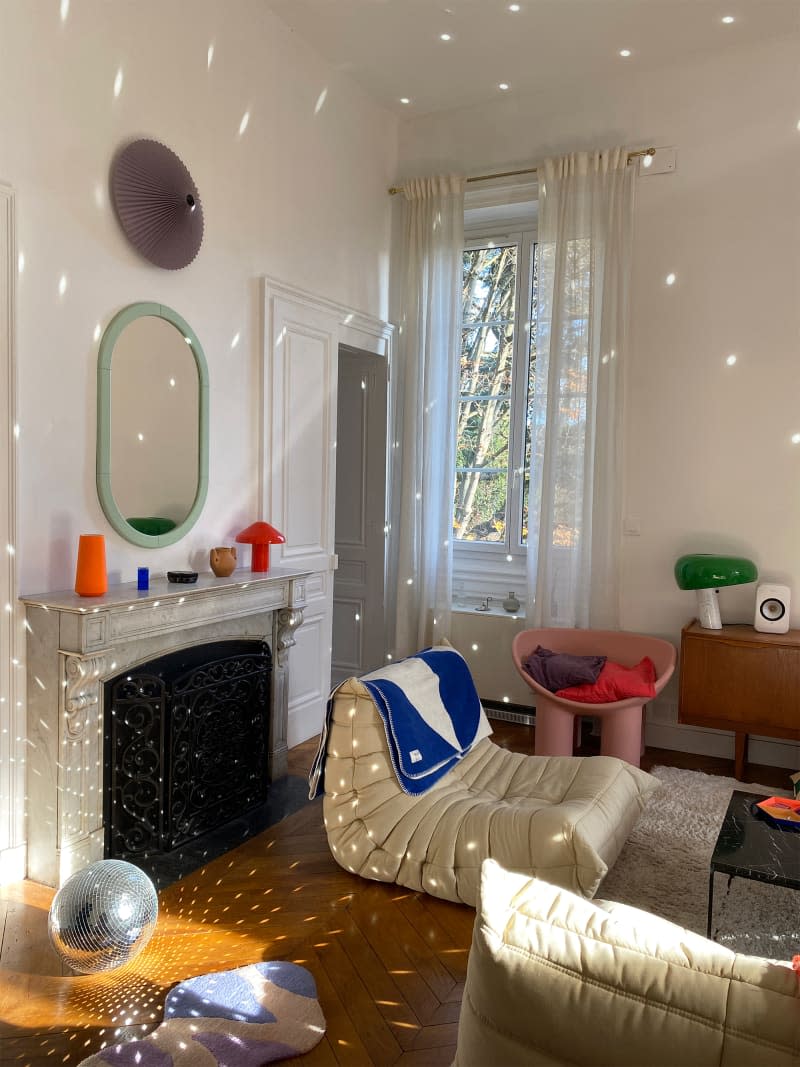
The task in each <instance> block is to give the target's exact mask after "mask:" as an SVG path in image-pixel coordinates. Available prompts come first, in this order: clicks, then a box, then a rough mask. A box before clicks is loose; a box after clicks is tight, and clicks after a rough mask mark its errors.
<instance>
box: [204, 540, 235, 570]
mask: <svg viewBox="0 0 800 1067" xmlns="http://www.w3.org/2000/svg"><path fill="white" fill-rule="evenodd" d="M209 562H210V563H211V570H212V571H213V572H214V574H216V576H217V577H218V578H227V577H228V576H229V575H231V574H233V572H234V571H235V570H236V547H235V546H232V547H231V548H225V546H224V545H220V546H218V547H217V548H212V549H211V554H210V556H209Z"/></svg>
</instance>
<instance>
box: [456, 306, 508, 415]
mask: <svg viewBox="0 0 800 1067" xmlns="http://www.w3.org/2000/svg"><path fill="white" fill-rule="evenodd" d="M513 354H514V326H513V323H508V324H507V325H505V326H502V325H500V326H498V325H495V326H479V327H474V326H473V327H470V328H469V329H464V330H462V332H461V395H462V397H464V396H474V395H476V394H477V395H481V396H488V395H492V396H498V395H501V394H502V395H506V396H507V395H508V394H509V393H510V391H511V360H512V357H513Z"/></svg>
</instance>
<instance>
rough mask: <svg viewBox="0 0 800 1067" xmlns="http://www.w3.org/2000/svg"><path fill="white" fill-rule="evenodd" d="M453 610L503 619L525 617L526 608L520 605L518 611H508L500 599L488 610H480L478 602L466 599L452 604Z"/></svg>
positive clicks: (458, 613) (458, 612) (461, 613)
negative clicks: (470, 601)
mask: <svg viewBox="0 0 800 1067" xmlns="http://www.w3.org/2000/svg"><path fill="white" fill-rule="evenodd" d="M452 610H453V612H454V613H455V614H457V615H477V616H478V617H481V616H492V617H494V618H498V617H500V618H503V619H524V618H525V608H524V607H523V606H520V607H519V609H518V610H517V611H506V610H505V608H504V607H503V605H502V603H501V602H500V601H498V602H497V603H496V604H495V603H494V602H493V603H491V604H490V605H489V609H488V611H483V610H479V608H478V603H467V602H465V601H456V602H455V603H454V604H453V605H452Z"/></svg>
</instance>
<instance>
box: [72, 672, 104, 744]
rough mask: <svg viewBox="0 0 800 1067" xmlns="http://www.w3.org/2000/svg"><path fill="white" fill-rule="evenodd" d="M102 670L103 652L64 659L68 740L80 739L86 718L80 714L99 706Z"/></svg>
mask: <svg viewBox="0 0 800 1067" xmlns="http://www.w3.org/2000/svg"><path fill="white" fill-rule="evenodd" d="M105 669H106V657H105V653H100V654H99V655H93V656H67V657H66V658H65V663H64V673H65V675H66V679H65V682H64V711H65V713H66V737H67V739H68V740H69V741H77V740H78V739H79V738H80V737H82V736H83V732H84V730H85V728H86V718H85V717H84V716H83V714H82V713H83V712H84V711H86V710H87V708H91V707H94V706H95V705H98V704H99V703H100V685H101V684H102V683H101V681H100V678H101V676H102V674H103V673H104V671H105Z"/></svg>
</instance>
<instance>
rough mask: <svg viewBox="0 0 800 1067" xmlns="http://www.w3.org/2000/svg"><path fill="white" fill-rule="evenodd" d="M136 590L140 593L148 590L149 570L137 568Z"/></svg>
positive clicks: (147, 568)
mask: <svg viewBox="0 0 800 1067" xmlns="http://www.w3.org/2000/svg"><path fill="white" fill-rule="evenodd" d="M136 588H137V589H138V590H139V591H140V592H141V591H142V590H146V589H149V588H150V568H149V567H139V569H138V570H137V571H136Z"/></svg>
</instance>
